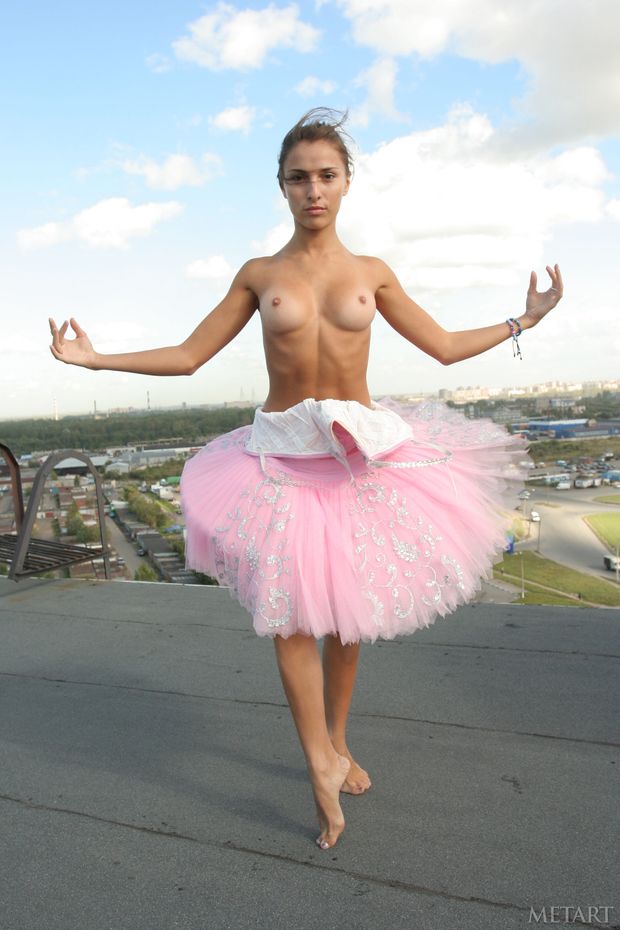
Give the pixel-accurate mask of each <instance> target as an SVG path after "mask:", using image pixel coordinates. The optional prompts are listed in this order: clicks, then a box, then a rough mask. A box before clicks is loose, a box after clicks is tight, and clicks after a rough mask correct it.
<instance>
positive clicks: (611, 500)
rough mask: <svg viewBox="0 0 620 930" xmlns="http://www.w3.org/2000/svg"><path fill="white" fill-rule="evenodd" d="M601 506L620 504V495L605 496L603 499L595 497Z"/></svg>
mask: <svg viewBox="0 0 620 930" xmlns="http://www.w3.org/2000/svg"><path fill="white" fill-rule="evenodd" d="M592 500H595V501H598V502H599V504H620V494H604V495H603V496H602V497H593V498H592Z"/></svg>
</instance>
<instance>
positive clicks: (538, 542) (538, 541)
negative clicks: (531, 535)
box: [536, 519, 542, 552]
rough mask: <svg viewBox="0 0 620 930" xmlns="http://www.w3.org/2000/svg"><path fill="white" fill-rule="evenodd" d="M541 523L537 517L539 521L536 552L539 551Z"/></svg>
mask: <svg viewBox="0 0 620 930" xmlns="http://www.w3.org/2000/svg"><path fill="white" fill-rule="evenodd" d="M541 523H542V520H540V519H539V521H538V540H537V542H536V552H540V525H541Z"/></svg>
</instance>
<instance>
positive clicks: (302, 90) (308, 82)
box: [295, 74, 338, 97]
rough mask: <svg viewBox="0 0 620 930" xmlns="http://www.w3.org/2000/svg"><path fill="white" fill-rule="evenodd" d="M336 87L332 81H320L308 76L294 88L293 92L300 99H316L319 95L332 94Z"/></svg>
mask: <svg viewBox="0 0 620 930" xmlns="http://www.w3.org/2000/svg"><path fill="white" fill-rule="evenodd" d="M337 86H338V85H337V84H335V83H334V81H322V80H321V79H320V78H318V77H314V76H313V75H311V74H310V75H308V77H305V78H304V79H303V81H300V82H299V84H297V85H296V86H295V91H296V92H297V93H298V94H299V95H300V96H301V97H318V95H319V94H325V95H326V96H327V94H332V93H333V92H334V91H335V90H336V87H337Z"/></svg>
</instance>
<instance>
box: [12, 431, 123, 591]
mask: <svg viewBox="0 0 620 930" xmlns="http://www.w3.org/2000/svg"><path fill="white" fill-rule="evenodd" d="M0 455H2V456H3V457H4V460H5V462H6V465H7V467H8V470H9V476H10V481H11V492H12V496H13V510H14V514H15V529H16V532H15V533H0V562H6V563H8V564H9V566H10V567H9V578H11V579H13V581H19V579H20V578H25V577H28V576H30V575H40V574H42V573H43V572H49V571H55V570H57V569H59V568H66V567H68V566H69V565H77V564H78V563H80V562H88V561H92V560H94V559H103V570H104V574H105V577H106V578H110V554H109V549H108V545H107V542H106V534H105V511H104V504H103V491H102V489H101V478H100V476H99V473H98V472H97V469H96V468H95V466H94V465H93V463H92V462H91V460H90V458H89V457H88V456H87V455H86V454H85V453H84V452H79V451H77V450H75V449H64V450H63V451H61V452H53V453H52V454H51V455H49V456H48V457H47V459H46V460H45V462H44V463H43V465H41V467H40V468H39V470H38V471H37V473H36V476H35V479H34V482H33V485H32V490H31V492H30V497H29V498H28V507H27V508H26V511H25V513H24V500H23V494H22V485H21V476H20V469H19V464H18V462H17V459H16V458H15V456H14V455H13V453H12V452H11V450H10V449H9V447H8V446H6V445H4V444H3V443H0ZM66 458H75V459H78V460H79V461H81V462H84V464H85V465H86V466H87V468H88V470H89V471H90V473H91V475H92V476H93V478H94V481H95V493H96V498H97V516H98V518H99V536H100V540H101V545H100V546H98V547H97V548H91V547H89V546H81V545H72V544H70V543H64V542H62V541H60V540H58V541H56V540H48V539H37V538H36V537H33V535H32V533H33V530H34V524H35V520H36V516H37V513H38V510H39V504H40V502H41V500H42V498H43V493H44V491H45V482H46V480H47V478H48V477H49V475H50V474H51V472H52V469H53V468H54V467H55V466H56V465H57V464H58V463H59V462H62V461H63V460H64V459H66Z"/></svg>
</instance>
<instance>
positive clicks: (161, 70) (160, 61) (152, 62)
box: [146, 52, 172, 74]
mask: <svg viewBox="0 0 620 930" xmlns="http://www.w3.org/2000/svg"><path fill="white" fill-rule="evenodd" d="M146 65H147V68H149V69H150V70H151V71H153V72H154V73H155V74H165V73H166V71H170V69H171V67H172V63H171V61H170V59H169V58H168V56H167V55H160V53H159V52H154V53H153V54H152V55H147V57H146Z"/></svg>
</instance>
